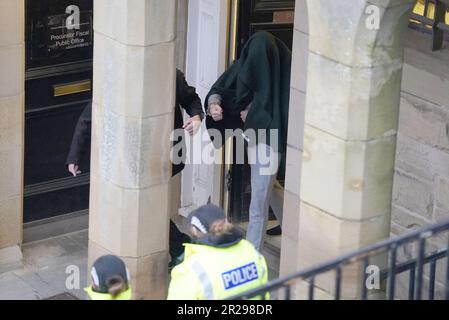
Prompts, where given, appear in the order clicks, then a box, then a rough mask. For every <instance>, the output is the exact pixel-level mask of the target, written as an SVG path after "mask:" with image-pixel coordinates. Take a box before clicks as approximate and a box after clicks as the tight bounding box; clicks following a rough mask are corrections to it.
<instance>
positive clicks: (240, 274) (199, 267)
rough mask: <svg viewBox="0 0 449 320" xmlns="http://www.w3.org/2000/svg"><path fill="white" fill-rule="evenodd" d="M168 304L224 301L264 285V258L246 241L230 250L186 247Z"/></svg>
mask: <svg viewBox="0 0 449 320" xmlns="http://www.w3.org/2000/svg"><path fill="white" fill-rule="evenodd" d="M171 277H172V279H171V283H170V288H169V292H168V298H167V299H169V300H223V299H226V298H230V297H232V296H234V295H238V294H240V293H244V292H246V291H248V290H251V289H254V288H257V287H259V286H261V285H263V284H265V283H266V282H267V280H268V269H267V264H266V262H265V258H264V257H263V256H262V255H261V254H260V253H259V252H258V251H257V250H256V249H255V248H254V246H253V245H252V244H251V243H249V242H248V241H246V240H241V241H240V242H239V243H237V244H235V245H233V246H231V247H228V248H216V247H211V246H206V245H196V244H186V245H185V258H184V262H183V263H181V264H180V265H178V266H176V267H175V268H174V269H173V271H172V273H171Z"/></svg>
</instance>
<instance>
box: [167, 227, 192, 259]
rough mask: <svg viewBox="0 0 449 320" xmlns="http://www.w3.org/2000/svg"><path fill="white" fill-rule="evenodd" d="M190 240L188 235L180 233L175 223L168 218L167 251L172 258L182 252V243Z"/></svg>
mask: <svg viewBox="0 0 449 320" xmlns="http://www.w3.org/2000/svg"><path fill="white" fill-rule="evenodd" d="M188 242H190V237H189V236H188V235H186V234H185V233H182V232H181V231H180V230H179V229H178V227H177V226H176V224H174V223H173V221H171V220H170V236H169V252H170V257H171V258H172V259H174V258H176V257H178V256H180V255H181V254H182V253H183V252H184V246H183V244H184V243H188Z"/></svg>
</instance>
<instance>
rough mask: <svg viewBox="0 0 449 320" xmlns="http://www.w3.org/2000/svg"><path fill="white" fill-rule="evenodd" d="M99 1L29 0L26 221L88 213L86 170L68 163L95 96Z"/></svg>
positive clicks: (86, 156)
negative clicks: (77, 171)
mask: <svg viewBox="0 0 449 320" xmlns="http://www.w3.org/2000/svg"><path fill="white" fill-rule="evenodd" d="M92 20H93V0H26V19H25V30H26V31H25V37H26V57H25V59H26V63H25V65H26V67H25V156H24V157H25V159H24V202H23V210H24V223H25V225H26V224H27V223H34V222H37V221H46V220H51V219H55V218H61V217H63V216H65V215H70V214H73V213H78V214H79V213H84V214H87V209H88V207H89V161H90V156H89V153H90V152H89V150H86V151H87V152H85V154H84V158H83V160H82V161H81V164H80V165H81V168H82V171H83V174H81V175H80V176H78V177H76V178H75V177H71V176H70V175H69V173H68V171H67V168H66V166H65V161H66V157H67V154H68V151H69V148H70V144H71V140H72V136H73V133H74V129H75V126H76V123H77V121H78V118H79V116H80V114H81V112H82V111H83V109H84V107H85V106H86V105H87V104H88V103H89V102H90V101H91V98H92V58H93V23H92V22H93V21H92Z"/></svg>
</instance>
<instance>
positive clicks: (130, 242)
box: [89, 0, 176, 299]
mask: <svg viewBox="0 0 449 320" xmlns="http://www.w3.org/2000/svg"><path fill="white" fill-rule="evenodd" d="M94 5H95V6H94V14H95V18H94V23H95V25H94V29H95V47H94V97H93V119H92V128H93V130H92V150H93V151H92V168H91V195H90V226H89V265H91V264H92V262H93V261H94V260H95V259H96V258H97V257H99V256H101V255H103V254H110V253H112V254H116V255H118V256H120V257H122V258H123V259H124V261H125V262H126V264H127V266H128V268H129V270H130V273H131V277H132V281H131V285H132V288H133V291H134V298H135V299H163V298H165V296H166V290H167V270H168V269H167V267H168V192H169V188H168V182H169V178H170V176H171V163H170V157H169V152H170V146H171V143H170V138H169V137H170V133H171V130H172V128H173V108H174V105H175V39H176V23H175V16H176V0H165V1H159V0H95V1H94Z"/></svg>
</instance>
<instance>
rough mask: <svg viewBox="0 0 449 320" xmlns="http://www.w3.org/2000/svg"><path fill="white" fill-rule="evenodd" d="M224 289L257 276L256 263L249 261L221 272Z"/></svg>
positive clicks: (239, 284) (252, 279)
mask: <svg viewBox="0 0 449 320" xmlns="http://www.w3.org/2000/svg"><path fill="white" fill-rule="evenodd" d="M221 278H222V279H223V284H224V287H225V289H226V290H229V289H232V288H235V287H237V286H241V285H242V284H245V283H248V282H250V281H254V280H256V279H258V278H259V275H258V273H257V266H256V264H255V263H254V262H253V263H250V264H247V265H245V266H242V267H238V268H236V269H233V270H230V271H226V272H223V273H222V274H221Z"/></svg>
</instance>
